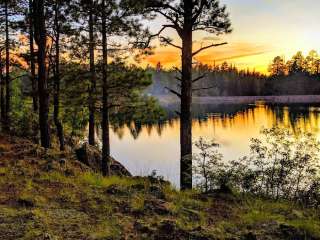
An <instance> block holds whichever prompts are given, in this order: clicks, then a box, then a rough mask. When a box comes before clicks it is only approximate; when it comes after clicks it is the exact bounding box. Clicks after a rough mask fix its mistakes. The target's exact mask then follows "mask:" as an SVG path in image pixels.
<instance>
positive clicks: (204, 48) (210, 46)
mask: <svg viewBox="0 0 320 240" xmlns="http://www.w3.org/2000/svg"><path fill="white" fill-rule="evenodd" d="M226 44H228V43H227V42H224V43H218V44H211V45H209V46H206V47H202V48H200V49H199V50H197V51H195V52H194V53H192V56H193V57H194V56H196V55H197V54H199V53H200V52H202V51H204V50H206V49H209V48H212V47H218V46H222V45H226Z"/></svg>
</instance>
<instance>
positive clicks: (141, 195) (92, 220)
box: [0, 136, 320, 240]
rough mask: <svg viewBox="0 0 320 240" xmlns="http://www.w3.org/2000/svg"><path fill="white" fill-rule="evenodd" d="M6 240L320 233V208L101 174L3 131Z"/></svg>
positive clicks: (0, 206) (0, 187)
mask: <svg viewBox="0 0 320 240" xmlns="http://www.w3.org/2000/svg"><path fill="white" fill-rule="evenodd" d="M0 192H1V194H0V239H6V240H10V239H30V240H31V239H32V240H34V239H48V240H51V239H57V240H58V239H59V240H60V239H61V240H62V239H64V240H66V239H88V240H89V239H90V240H91V239H100V240H102V239H248V240H249V239H320V213H319V212H318V211H317V210H314V209H302V208H300V207H299V206H296V205H294V204H292V203H288V202H274V201H269V200H263V199H257V198H253V197H250V196H240V195H237V194H232V195H230V194H229V195H226V194H221V193H220V194H219V193H215V194H207V195H204V194H200V193H198V192H179V191H177V190H175V189H173V188H172V187H171V186H170V185H169V184H168V183H166V182H163V181H161V179H155V178H151V177H150V178H140V177H135V178H119V177H110V178H102V177H101V176H100V175H98V174H96V173H93V172H91V171H90V169H88V168H87V167H85V166H83V165H82V164H81V163H79V162H77V161H76V160H75V157H74V156H73V154H72V151H70V153H64V154H59V153H57V152H55V151H49V152H45V151H44V150H43V149H41V148H39V147H37V146H36V145H33V144H31V143H30V142H28V141H26V140H22V139H16V138H10V137H4V136H2V137H0Z"/></svg>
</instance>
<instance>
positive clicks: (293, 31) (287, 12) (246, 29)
mask: <svg viewBox="0 0 320 240" xmlns="http://www.w3.org/2000/svg"><path fill="white" fill-rule="evenodd" d="M220 2H221V3H222V4H226V5H227V9H228V12H229V13H230V18H231V21H232V28H233V33H231V34H229V35H227V36H219V38H217V37H215V36H214V35H212V34H208V33H204V32H201V33H200V32H198V33H196V34H195V39H194V40H195V44H194V49H196V48H197V46H199V45H200V44H203V45H206V44H210V43H212V42H217V43H218V42H224V41H227V42H228V43H229V44H228V45H226V46H222V47H218V48H214V49H211V50H207V51H205V52H203V53H202V54H201V55H198V57H197V58H196V60H198V61H201V62H203V63H207V64H213V62H214V61H216V62H217V63H219V62H222V61H228V62H230V63H234V64H236V65H237V66H238V67H239V68H250V69H251V70H252V69H255V70H257V71H261V72H264V73H266V72H267V68H268V64H269V63H270V62H271V61H272V59H273V58H274V57H275V56H277V55H280V56H284V57H285V58H286V59H288V58H290V57H291V56H292V55H293V54H294V53H295V52H297V51H299V50H301V51H303V52H304V54H307V53H308V52H309V51H310V50H312V49H314V50H317V51H318V52H320V14H319V9H320V1H317V0H221V1H220ZM163 22H164V19H162V18H159V19H157V20H156V21H155V22H153V23H152V25H150V29H151V30H152V31H153V32H156V31H157V30H158V29H160V26H161V23H163ZM165 35H166V36H170V37H171V38H173V39H175V43H179V40H178V37H177V36H176V34H175V33H174V31H171V30H170V31H167V32H165ZM179 57H180V54H179V51H178V50H176V49H174V48H172V47H159V48H157V49H156V51H155V54H154V55H152V56H150V57H148V58H147V59H146V60H145V64H151V65H155V64H156V63H157V62H159V61H160V62H161V64H162V65H163V66H165V67H167V68H168V67H172V66H180V60H179Z"/></svg>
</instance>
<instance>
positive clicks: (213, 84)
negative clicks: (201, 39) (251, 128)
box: [0, 0, 320, 240]
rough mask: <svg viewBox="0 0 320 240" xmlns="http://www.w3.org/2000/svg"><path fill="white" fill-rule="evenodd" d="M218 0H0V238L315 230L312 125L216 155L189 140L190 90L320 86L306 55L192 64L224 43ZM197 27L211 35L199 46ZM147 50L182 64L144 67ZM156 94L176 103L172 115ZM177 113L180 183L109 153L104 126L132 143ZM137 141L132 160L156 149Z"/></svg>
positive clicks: (263, 234) (269, 234)
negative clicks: (258, 62) (257, 63)
mask: <svg viewBox="0 0 320 240" xmlns="http://www.w3.org/2000/svg"><path fill="white" fill-rule="evenodd" d="M221 2H222V1H221ZM221 2H220V1H219V0H179V1H176V0H141V1H135V0H69V1H63V0H0V30H1V32H0V129H1V132H0V191H1V194H0V239H8V240H10V239H30V240H31V239H39V240H40V239H41V240H53V239H90V240H91V239H92V240H93V239H101V240H102V239H247V240H249V239H250V240H251V239H299V240H300V239H320V230H319V229H320V220H319V219H320V217H319V216H320V212H319V206H320V178H319V173H320V166H319V162H320V159H319V156H320V147H319V146H320V143H319V142H318V138H317V135H316V132H304V131H300V130H298V129H296V128H294V129H293V130H292V129H289V128H286V129H284V128H281V127H280V126H273V127H272V128H264V129H262V130H260V133H261V134H260V135H261V136H260V138H259V137H253V138H250V143H249V146H247V147H248V148H249V149H250V152H249V153H248V154H247V155H245V156H243V157H242V156H239V158H238V159H235V160H233V159H228V161H225V159H224V158H223V154H221V153H220V151H219V148H220V144H219V143H218V142H216V141H215V140H214V138H213V140H211V139H204V138H202V137H200V138H199V139H196V140H195V139H194V135H193V133H194V122H195V121H199V122H200V121H201V120H200V119H195V117H194V111H193V110H194V109H193V107H192V106H193V104H194V102H193V99H194V97H207V96H279V95H280V96H281V95H284V96H286V95H319V93H320V81H319V77H320V56H319V55H318V53H317V52H316V51H315V50H313V51H311V52H310V53H309V54H308V55H307V56H304V55H303V53H302V52H298V53H297V54H296V55H294V56H293V57H292V58H291V59H289V60H288V61H286V60H285V58H284V57H280V56H278V57H275V58H274V59H273V61H272V62H271V63H270V66H269V73H268V74H264V73H260V72H257V71H255V70H249V68H248V70H242V69H240V68H237V66H236V64H229V63H227V62H222V63H219V64H214V65H208V64H206V63H201V62H196V63H195V62H194V59H195V57H196V56H198V55H200V54H201V53H203V52H206V51H209V50H210V49H215V48H219V47H227V46H228V42H227V41H223V40H222V39H223V38H222V37H225V36H229V35H231V34H232V33H233V30H234V29H233V20H232V18H231V15H230V14H229V9H228V6H226V5H224V4H222V3H221ZM159 18H160V19H161V21H159ZM150 25H151V26H153V25H154V26H156V25H157V26H158V25H159V26H158V28H155V27H150ZM170 32H171V34H172V32H173V35H174V36H175V39H173V37H172V35H170V34H169V33H170ZM199 32H203V33H205V34H208V35H212V36H214V37H216V38H214V39H215V40H214V41H211V40H210V43H208V44H207V45H203V44H201V45H197V44H195V42H196V41H195V39H196V36H197V34H198V33H199ZM159 46H161V47H167V48H169V47H170V48H175V49H176V50H178V53H177V55H179V56H180V65H179V66H172V68H170V69H164V68H163V67H162V65H161V61H162V59H159V63H158V64H157V66H154V67H151V66H149V65H148V66H147V67H142V66H143V64H141V63H142V62H143V61H145V59H146V57H147V56H152V55H153V54H155V51H156V49H157V48H159ZM164 96H175V97H177V99H178V102H179V104H178V108H177V109H176V111H174V114H175V117H174V118H171V116H169V117H168V115H170V114H172V112H168V111H166V109H164V108H163V107H162V106H161V103H160V99H161V97H164ZM235 105H236V103H235ZM220 107H221V106H220ZM255 107H256V106H255ZM222 108H224V107H223V106H222ZM234 108H235V109H236V110H234V111H232V114H233V115H236V114H237V113H239V112H240V113H241V111H245V110H243V109H249V110H250V109H253V108H254V107H248V106H246V107H243V106H240V105H239V106H234ZM311 108H312V107H310V109H311ZM199 109H200V107H199ZM208 109H211V108H210V107H209V108H208ZM270 109H271V108H270ZM274 109H277V108H276V107H275V108H274ZM297 109H298V110H299V111H300V109H299V108H297ZM312 109H314V108H312ZM225 110H226V111H227V110H228V109H225ZM213 111H214V110H213ZM313 111H314V110H313ZM234 112H236V113H234ZM279 112H281V115H284V114H285V111H284V110H281V111H280V110H279ZM205 114H206V116H205V117H204V118H210V116H211V117H213V118H212V119H214V117H216V116H217V115H218V114H216V113H215V112H209V110H208V111H206V113H205ZM210 114H211V115H210ZM213 115H214V116H213ZM221 115H222V114H221ZM305 115H308V114H305ZM311 115H312V114H309V115H308V116H311ZM297 116H300V115H299V114H297ZM312 116H313V115H312ZM283 118H284V117H283ZM297 118H298V117H297ZM310 118H311V117H310ZM172 119H174V120H172ZM175 119H178V121H179V125H178V127H177V129H178V130H177V134H176V132H174V133H173V134H172V136H174V142H179V144H178V145H179V149H178V150H177V151H179V154H178V155H179V157H178V159H173V157H172V159H171V161H172V164H173V163H174V161H175V160H177V161H178V163H179V167H178V168H179V171H178V172H176V173H175V175H177V176H178V177H177V178H178V179H179V184H178V185H176V186H175V185H174V184H173V183H172V182H170V181H169V180H168V179H167V178H166V177H165V176H161V175H159V174H158V172H157V171H156V170H157V169H156V170H155V171H152V172H151V173H150V172H148V173H142V171H143V169H141V170H140V172H141V174H133V173H131V172H130V171H129V170H128V167H127V166H125V164H122V163H120V162H121V160H122V159H115V157H114V156H113V154H112V153H113V150H114V149H116V148H115V145H116V144H114V143H115V142H116V140H115V139H114V136H115V133H116V134H118V135H119V139H120V140H124V139H126V138H127V139H128V138H129V137H128V136H127V135H126V133H125V129H127V128H128V129H129V131H130V134H131V135H132V136H133V138H134V140H137V139H138V137H139V134H140V133H141V132H142V129H143V128H149V129H152V127H154V126H158V131H159V132H161V131H165V129H166V128H168V125H169V126H170V125H173V124H174V121H175ZM316 120H317V118H316ZM316 120H315V121H316ZM224 127H225V126H224ZM148 134H149V137H150V135H151V130H150V131H149V132H148ZM159 136H160V137H161V134H159ZM168 140H169V139H168ZM159 141H160V140H159ZM170 141H171V139H170ZM148 142H151V138H150V139H147V140H145V142H144V144H145V147H144V148H143V149H142V150H141V149H139V150H138V149H137V150H136V152H135V153H130V154H131V155H132V158H134V157H136V154H137V156H138V154H140V153H141V152H143V153H145V154H147V153H149V152H152V153H153V154H154V155H156V154H159V155H162V154H164V152H163V151H164V150H162V147H164V145H162V144H161V143H159V144H158V145H157V147H156V149H151V148H149V147H148ZM113 144H114V145H113ZM170 144H171V145H172V146H173V145H174V144H173V142H169V145H170ZM130 145H131V146H130ZM132 145H133V143H129V145H127V146H125V145H123V146H121V148H120V151H119V150H118V152H127V151H128V153H129V148H130V147H132ZM158 157H159V156H158ZM129 158H130V157H129ZM229 160H230V161H229ZM128 161H131V162H130V163H131V164H133V165H134V164H135V163H134V162H132V160H131V159H128ZM148 161H149V162H150V164H151V162H152V159H151V160H149V159H148ZM172 169H173V168H172Z"/></svg>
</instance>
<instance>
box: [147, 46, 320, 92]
mask: <svg viewBox="0 0 320 240" xmlns="http://www.w3.org/2000/svg"><path fill="white" fill-rule="evenodd" d="M319 68H320V58H319V55H318V53H317V51H315V50H312V51H310V53H309V54H308V55H307V56H306V57H305V56H303V54H302V52H297V53H296V54H295V55H294V56H292V58H291V59H290V60H288V61H285V59H284V58H283V57H280V56H277V57H275V58H274V59H273V61H272V62H271V64H270V65H269V67H268V74H262V73H260V72H256V71H254V70H250V69H246V70H243V69H238V68H237V67H236V66H235V65H233V64H228V63H227V62H223V63H221V64H214V65H212V66H211V65H207V64H202V63H197V64H196V65H195V66H193V74H194V75H195V76H204V78H203V79H202V80H201V81H199V82H196V83H195V84H194V88H195V92H194V95H195V96H200V97H201V96H281V95H319V93H320V81H319V72H320V70H319ZM148 71H149V72H151V73H152V75H153V84H152V85H151V86H150V87H148V88H147V93H149V94H151V95H154V96H163V95H168V94H170V92H169V91H168V90H167V89H166V87H169V88H171V89H175V90H178V86H177V83H175V82H174V81H172V79H173V78H175V77H176V75H177V71H175V69H171V70H170V69H169V70H166V69H163V68H162V66H161V62H159V63H158V66H157V67H156V68H151V67H150V68H149V69H148Z"/></svg>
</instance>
